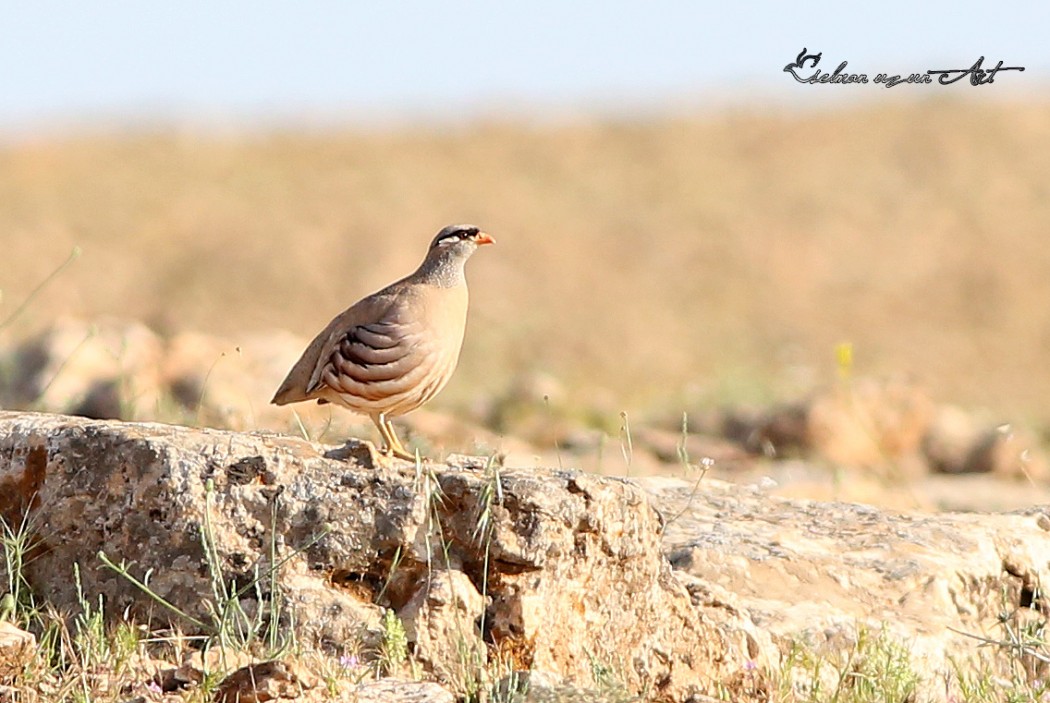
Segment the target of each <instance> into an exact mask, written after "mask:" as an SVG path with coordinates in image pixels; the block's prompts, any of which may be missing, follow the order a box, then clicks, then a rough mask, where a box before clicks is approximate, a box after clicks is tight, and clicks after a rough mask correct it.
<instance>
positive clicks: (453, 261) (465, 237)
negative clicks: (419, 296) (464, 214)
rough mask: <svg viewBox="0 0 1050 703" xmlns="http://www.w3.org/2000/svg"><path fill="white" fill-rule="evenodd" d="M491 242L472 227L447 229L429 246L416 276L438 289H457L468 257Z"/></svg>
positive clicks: (491, 242) (460, 226)
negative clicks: (434, 284) (420, 276)
mask: <svg viewBox="0 0 1050 703" xmlns="http://www.w3.org/2000/svg"><path fill="white" fill-rule="evenodd" d="M495 241H496V240H494V239H493V238H492V237H490V236H489V235H487V234H485V233H484V232H482V231H481V230H480V229H478V228H477V227H475V226H474V225H449V226H448V227H446V228H445V229H443V230H441V231H440V232H438V233H437V236H436V237H434V240H433V241H432V242H431V243H430V249H428V250H427V258H426V259H424V260H423V264H422V265H421V266H420V267H419V271H418V274H419V275H422V276H424V278H425V279H426V280H428V281H430V282H432V283H436V284H437V285H440V286H453V285H457V284H458V283H460V282H462V281H463V280H464V279H463V266H464V264H466V263H467V259H469V258H470V255H471V254H473V253H474V252H475V251H477V250H478V247H479V246H482V245H483V244H493V243H495Z"/></svg>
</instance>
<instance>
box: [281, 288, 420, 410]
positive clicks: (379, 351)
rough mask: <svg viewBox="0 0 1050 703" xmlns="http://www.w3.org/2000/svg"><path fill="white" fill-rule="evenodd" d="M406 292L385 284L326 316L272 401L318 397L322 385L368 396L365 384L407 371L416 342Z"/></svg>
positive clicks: (392, 380) (385, 383)
mask: <svg viewBox="0 0 1050 703" xmlns="http://www.w3.org/2000/svg"><path fill="white" fill-rule="evenodd" d="M411 300H412V296H411V295H410V294H409V295H406V291H405V290H403V289H400V287H399V288H398V289H394V288H393V287H391V289H386V290H383V291H380V292H379V293H376V294H374V295H371V296H369V297H368V298H365V299H364V300H362V301H360V302H358V303H357V304H355V305H354V306H353V307H351V308H350V309H349V310H347V311H345V312H343V313H342V314H341V315H339V316H338V317H336V318H335V319H334V320H332V321H331V322H330V323H329V324H328V326H327V327H326V328H325V329H324V330H323V331H322V332H321V333H320V334H319V335H317V337H316V338H315V339H314V340H313V342H311V343H310V346H309V347H307V349H306V351H305V352H304V353H303V356H302V358H300V359H299V361H298V362H297V363H296V365H295V366H294V367H292V370H291V371H290V372H289V374H288V377H287V378H286V379H285V381H284V383H283V384H281V387H280V389H278V391H277V394H276V395H275V396H274V398H273V401H272V402H274V403H276V404H277V405H284V404H286V403H294V402H297V401H300V400H310V399H312V398H315V397H318V394H319V393H320V392H322V391H323V390H324V388H325V386H328V387H330V388H332V390H335V391H337V392H344V393H349V394H351V395H358V396H362V397H369V396H370V395H372V393H371V392H361V391H362V389H367V388H368V387H369V386H372V387H374V389H373V390H375V391H379V390H380V387H384V388H385V389H386V390H389V386H390V385H391V384H396V382H397V381H398V380H399V379H402V378H404V377H405V376H406V374H409V373H410V372H411V370H412V368H413V366H414V361H415V360H416V358H417V357H418V355H419V354H421V353H424V350H423V349H422V346H423V345H421V343H420V342H421V334H420V333H421V332H422V330H421V329H420V327H419V325H418V324H416V323H414V322H413V321H412V320H413V318H414V316H413V315H411V314H409V313H410V310H409V308H410V307H411Z"/></svg>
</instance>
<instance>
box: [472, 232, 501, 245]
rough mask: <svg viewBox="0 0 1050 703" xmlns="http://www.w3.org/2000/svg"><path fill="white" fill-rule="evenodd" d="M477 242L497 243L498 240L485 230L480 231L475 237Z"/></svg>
mask: <svg viewBox="0 0 1050 703" xmlns="http://www.w3.org/2000/svg"><path fill="white" fill-rule="evenodd" d="M474 243H475V244H479V245H480V244H495V243H496V240H495V239H493V238H492V237H490V236H489V235H487V234H485V233H484V232H478V236H476V237H474Z"/></svg>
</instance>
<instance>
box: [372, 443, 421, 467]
mask: <svg viewBox="0 0 1050 703" xmlns="http://www.w3.org/2000/svg"><path fill="white" fill-rule="evenodd" d="M380 453H381V454H382V456H384V457H386V458H387V459H390V458H394V459H404V460H405V461H411V462H412V463H415V462H416V461H417V460H418V461H426V460H427V459H426V457H424V456H418V455H416V454H410V453H409V452H408V451H407V450H406V449H405V448H404V447H383V449H382V451H381V452H380Z"/></svg>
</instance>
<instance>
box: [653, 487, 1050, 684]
mask: <svg viewBox="0 0 1050 703" xmlns="http://www.w3.org/2000/svg"><path fill="white" fill-rule="evenodd" d="M639 483H641V484H642V485H644V486H645V487H646V489H647V490H648V491H649V492H650V494H651V495H652V496H653V497H654V502H655V503H656V504H657V505H660V506H661V509H662V510H664V511H665V513H669V514H671V515H674V516H675V519H674V520H673V521H669V523H668V525H667V529H666V531H665V535H664V539H665V545H666V548H667V550H668V553H669V555H670V559H671V562H672V563H673V564H674V565H675V568H676V570H678V572H679V574H680V575H681V577H682V578H684V579H686V580H689V584H688V588H689V591H690V593H691V594H692V595H693V597H694V603H695V604H696V605H697V607H698V608H699V609H700V611H701V612H702V613H705V612H706V613H713V612H715V611H720V612H721V613H723V614H728V615H730V616H732V617H739V618H741V619H742V620H743V621H744V624H745V625H749V626H751V627H753V628H754V630H751V631H750V633H751V634H752V635H754V633H755V631H757V632H758V633H759V634H760V635H762V636H765V637H770V638H772V640H773V641H774V642H775V643H780V645H781V649H782V651H786V648H787V646H788V645H789V643H790V642H791V641H804V642H806V643H808V644H809V645H810V646H814V647H840V648H841V647H844V646H848V645H849V642H850V641H851V639H852V638H856V636H857V631H858V626H867V627H869V628H871V629H873V630H875V631H878V630H880V628H883V627H885V628H888V631H889V632H890V633H891V634H892V635H893V636H894V637H896V638H899V639H900V640H901V641H903V642H906V643H907V645H908V647H909V649H910V650H911V654H912V659H913V666H915V667H916V668H917V670H919V671H921V672H923V674H924V676H925V677H926V678H927V684H928V685H929V686H931V687H932V688H937V686H940V690H941V691H942V693H941V694H940V695H941V696H943V691H944V682H945V681H946V680H948V679H951V671H952V665H951V663H950V661H949V659H950V658H952V657H954V658H955V659H956V660H957V661H959V662H966V661H969V660H971V659H972V658H974V657H975V655H976V649H977V648H976V646H975V642H974V640H972V639H970V638H968V637H966V636H964V635H962V634H959V632H965V633H971V634H974V635H981V636H986V637H989V638H992V639H998V637H999V636H1001V634H1002V633H1001V631H999V630H998V628H999V627H1000V626H1001V621H1000V620H999V616H1000V614H1001V613H1002V612H1004V611H1010V610H1013V609H1018V608H1019V609H1021V610H1023V611H1031V612H1033V613H1043V612H1045V608H1046V606H1047V603H1046V602H1044V601H1045V596H1043V594H1042V591H1041V587H1040V584H1041V583H1046V582H1047V579H1048V578H1050V567H1048V565H1050V532H1048V530H1047V526H1050V518H1048V517H1047V515H1046V513H1045V511H1044V509H1043V508H1031V509H1029V510H1026V511H1024V512H1020V513H1012V514H999V515H996V514H991V515H973V514H945V515H933V514H923V513H896V512H891V511H882V510H878V509H875V508H872V507H870V506H864V505H853V504H847V503H819V502H815V501H794V500H787V499H782V498H776V497H772V496H768V495H764V494H762V493H761V492H758V491H748V490H743V489H742V488H741V487H739V486H735V485H732V484H727V483H723V482H720V481H705V482H704V485H703V490H702V491H701V492H700V493H699V494H696V492H695V491H694V487H693V485H692V484H689V483H687V482H684V481H678V480H675V479H659V478H648V479H639ZM689 577H693V579H692V580H690V579H689ZM712 617H718V618H722V617H723V615H718V616H712ZM1040 617H1042V616H1040ZM758 644H759V645H761V644H762V642H761V639H759V640H758ZM757 651H759V652H764V651H767V650H766V649H765V648H764V647H762V646H759V647H758V648H757Z"/></svg>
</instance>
